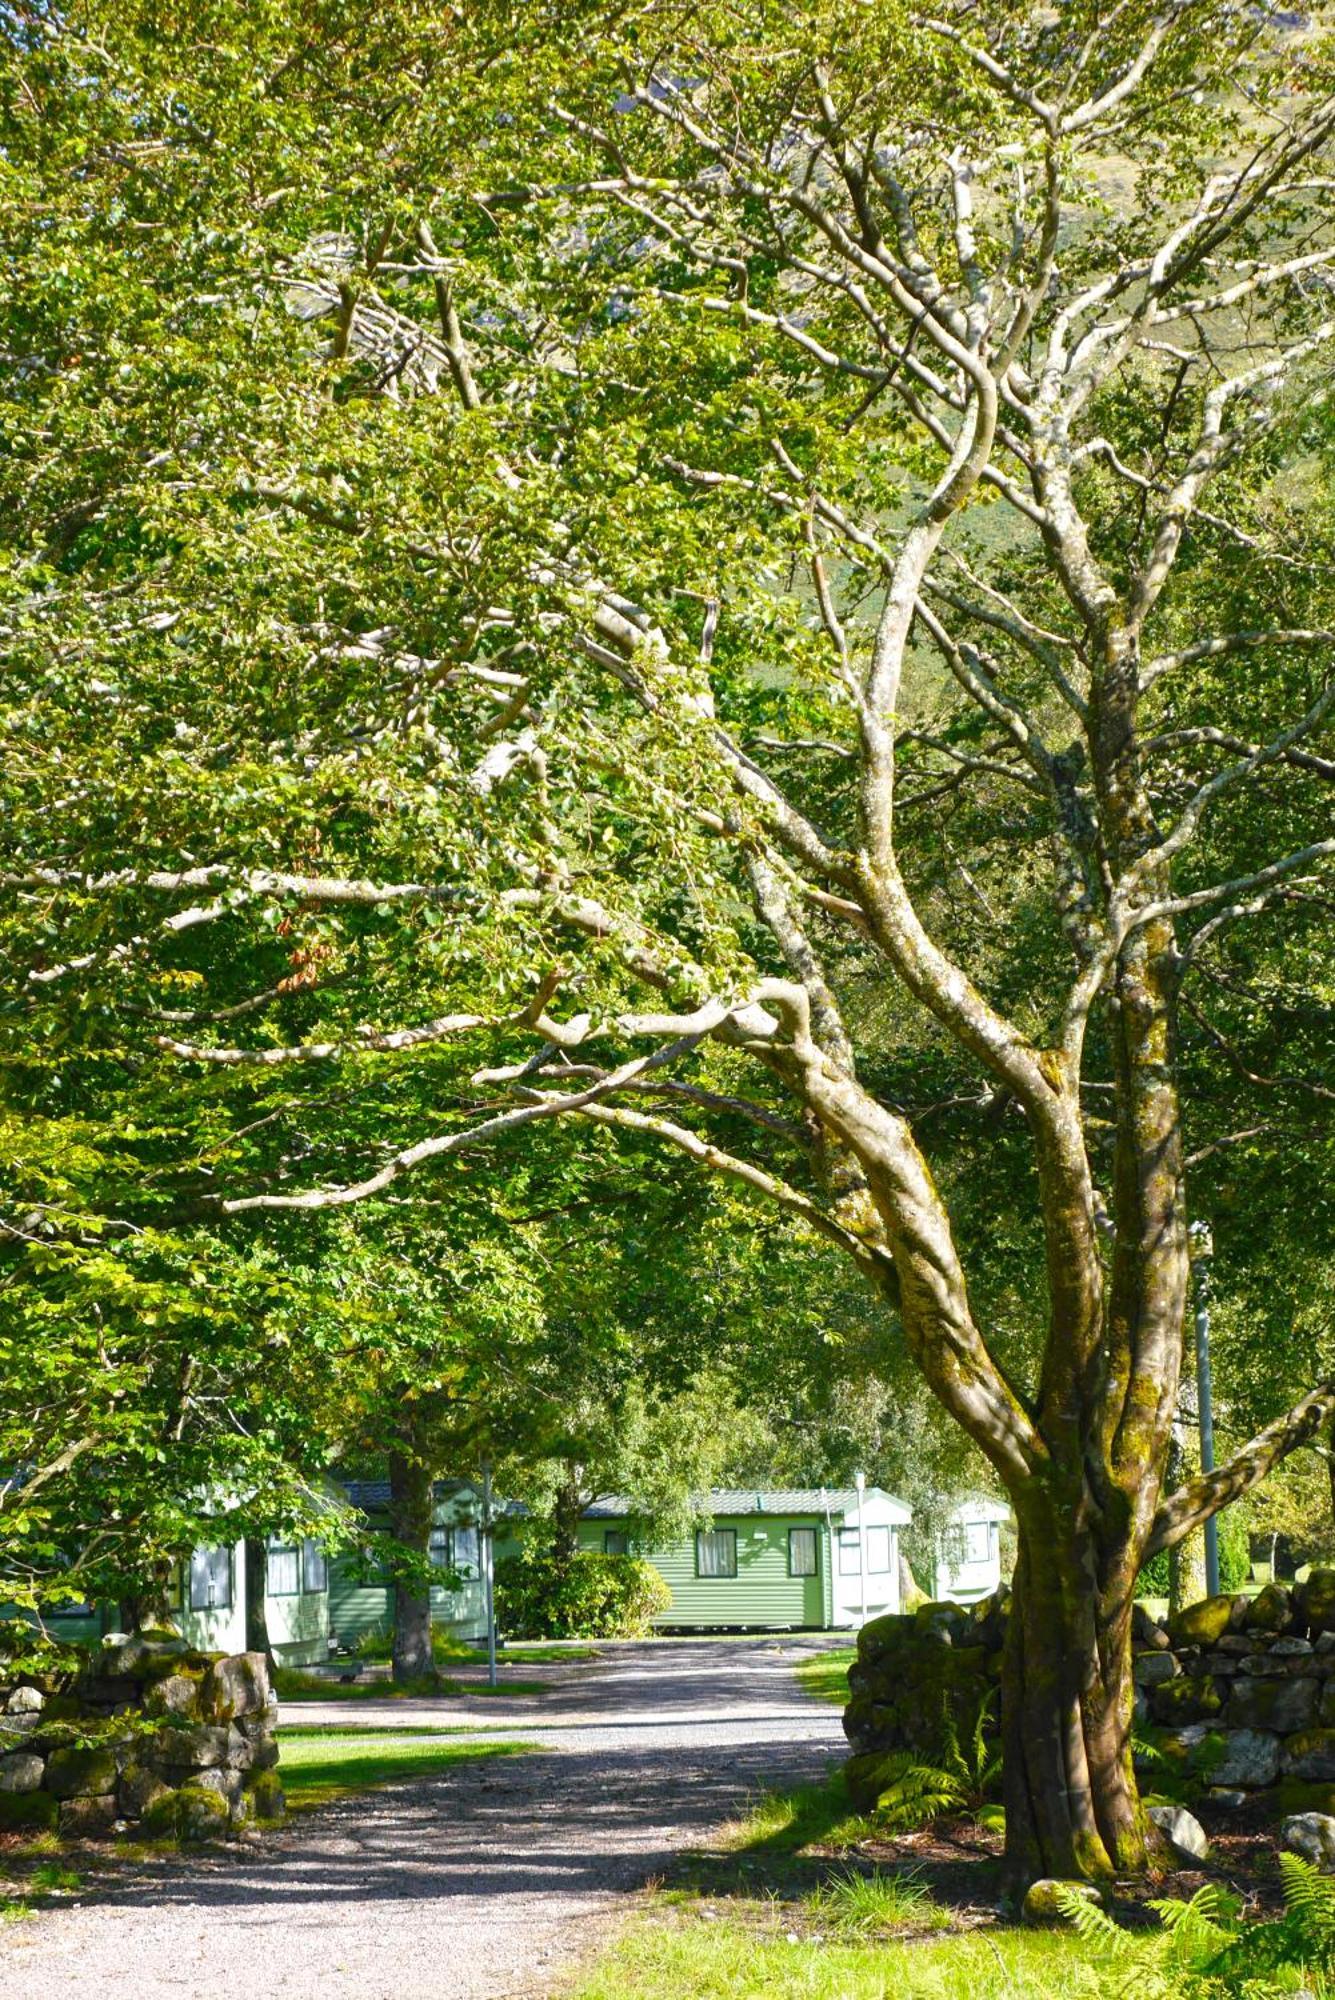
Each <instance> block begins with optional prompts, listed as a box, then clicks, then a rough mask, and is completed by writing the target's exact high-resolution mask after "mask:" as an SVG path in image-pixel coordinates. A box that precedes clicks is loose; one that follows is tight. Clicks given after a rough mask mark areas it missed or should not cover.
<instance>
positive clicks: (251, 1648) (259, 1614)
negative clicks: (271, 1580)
mask: <svg viewBox="0 0 1335 2000" xmlns="http://www.w3.org/2000/svg"><path fill="white" fill-rule="evenodd" d="M268 1560H269V1558H268V1550H267V1548H266V1546H265V1544H264V1541H263V1539H262V1538H261V1537H260V1536H258V1535H247V1537H246V1651H247V1652H248V1653H263V1655H264V1657H265V1660H266V1662H267V1664H268V1667H269V1671H270V1673H272V1672H273V1671H274V1669H275V1668H276V1666H277V1664H278V1662H277V1660H276V1659H275V1658H274V1651H273V1647H272V1645H271V1644H270V1641H269V1614H268V1604H267V1597H266V1589H265V1586H266V1579H267V1576H268Z"/></svg>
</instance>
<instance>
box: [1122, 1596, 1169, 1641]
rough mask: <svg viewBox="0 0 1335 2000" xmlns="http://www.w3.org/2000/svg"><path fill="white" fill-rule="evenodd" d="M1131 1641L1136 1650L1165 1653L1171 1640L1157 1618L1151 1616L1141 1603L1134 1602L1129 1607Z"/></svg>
mask: <svg viewBox="0 0 1335 2000" xmlns="http://www.w3.org/2000/svg"><path fill="white" fill-rule="evenodd" d="M1131 1643H1132V1645H1133V1646H1135V1647H1136V1648H1137V1649H1138V1650H1139V1649H1143V1650H1144V1651H1147V1652H1154V1653H1166V1652H1167V1651H1168V1649H1169V1647H1170V1646H1171V1645H1172V1643H1173V1642H1172V1640H1171V1639H1170V1638H1169V1636H1168V1634H1167V1632H1166V1631H1165V1630H1164V1628H1163V1626H1162V1625H1161V1624H1160V1623H1159V1621H1158V1619H1157V1618H1153V1617H1151V1615H1150V1613H1149V1612H1148V1611H1147V1610H1146V1608H1145V1606H1144V1605H1143V1604H1140V1603H1136V1604H1133V1605H1132V1607H1131Z"/></svg>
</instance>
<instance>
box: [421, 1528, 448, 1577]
mask: <svg viewBox="0 0 1335 2000" xmlns="http://www.w3.org/2000/svg"><path fill="white" fill-rule="evenodd" d="M426 1546H427V1554H428V1555H429V1556H430V1558H431V1567H432V1569H449V1568H450V1531H449V1529H448V1528H433V1529H432V1530H431V1534H430V1536H429V1538H428V1540H427V1545H426Z"/></svg>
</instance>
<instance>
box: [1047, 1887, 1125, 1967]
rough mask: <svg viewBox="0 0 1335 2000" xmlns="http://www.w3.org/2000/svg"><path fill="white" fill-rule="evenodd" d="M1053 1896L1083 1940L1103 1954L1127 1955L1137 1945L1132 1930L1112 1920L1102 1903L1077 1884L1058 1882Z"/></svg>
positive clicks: (1113, 1955) (1116, 1956)
mask: <svg viewBox="0 0 1335 2000" xmlns="http://www.w3.org/2000/svg"><path fill="white" fill-rule="evenodd" d="M1052 1900H1053V1901H1054V1903H1055V1904H1056V1905H1057V1908H1058V1909H1059V1910H1060V1911H1061V1914H1062V1915H1063V1916H1064V1917H1065V1919H1066V1921H1067V1923H1068V1924H1069V1925H1070V1926H1071V1929H1072V1930H1073V1931H1074V1932H1075V1934H1076V1936H1077V1937H1078V1938H1079V1940H1080V1942H1081V1944H1083V1945H1086V1946H1088V1947H1089V1949H1090V1950H1091V1951H1094V1952H1095V1953H1097V1955H1098V1956H1099V1957H1100V1958H1125V1957H1126V1956H1127V1953H1128V1952H1129V1951H1131V1950H1133V1949H1134V1940H1133V1939H1132V1937H1131V1935H1130V1933H1129V1932H1127V1931H1124V1930H1123V1929H1122V1928H1121V1926H1120V1924H1116V1923H1114V1922H1113V1919H1112V1918H1111V1917H1110V1916H1109V1915H1108V1912H1107V1911H1106V1910H1105V1909H1104V1907H1103V1905H1102V1904H1101V1903H1096V1902H1095V1901H1094V1900H1093V1898H1092V1897H1091V1896H1087V1895H1083V1894H1082V1893H1081V1891H1080V1890H1079V1889H1078V1888H1076V1887H1075V1886H1074V1884H1070V1885H1068V1884H1067V1883H1065V1882H1058V1883H1056V1884H1055V1885H1054V1888H1053V1896H1052Z"/></svg>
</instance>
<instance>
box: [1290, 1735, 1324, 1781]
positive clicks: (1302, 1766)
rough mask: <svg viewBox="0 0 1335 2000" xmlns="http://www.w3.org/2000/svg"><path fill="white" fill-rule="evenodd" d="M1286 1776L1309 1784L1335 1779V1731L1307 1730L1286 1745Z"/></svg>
mask: <svg viewBox="0 0 1335 2000" xmlns="http://www.w3.org/2000/svg"><path fill="white" fill-rule="evenodd" d="M1283 1762H1284V1774H1285V1776H1286V1777H1290V1778H1302V1779H1304V1780H1306V1781H1307V1782H1308V1783H1316V1784H1329V1783H1330V1782H1331V1781H1332V1780H1333V1779H1335V1729H1307V1730H1304V1731H1303V1732H1302V1733H1301V1734H1300V1735H1297V1736H1290V1738H1289V1740H1288V1742H1287V1743H1286V1744H1285V1745H1284V1759H1283Z"/></svg>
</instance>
